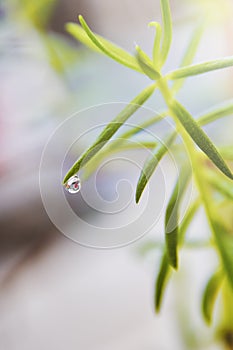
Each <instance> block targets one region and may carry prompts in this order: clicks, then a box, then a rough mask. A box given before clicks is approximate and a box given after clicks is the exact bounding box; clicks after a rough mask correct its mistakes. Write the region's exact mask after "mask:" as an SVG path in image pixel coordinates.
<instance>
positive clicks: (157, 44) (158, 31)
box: [149, 22, 162, 69]
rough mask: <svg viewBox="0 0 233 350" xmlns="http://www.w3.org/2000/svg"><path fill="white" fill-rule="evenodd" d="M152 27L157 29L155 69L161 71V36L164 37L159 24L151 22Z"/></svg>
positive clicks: (154, 52) (154, 53) (154, 56)
mask: <svg viewBox="0 0 233 350" xmlns="http://www.w3.org/2000/svg"><path fill="white" fill-rule="evenodd" d="M149 26H150V27H155V29H156V34H155V40H154V46H153V63H154V66H155V68H157V69H159V68H160V67H159V59H160V58H159V55H160V44H161V36H162V28H161V25H160V24H159V23H158V22H150V23H149Z"/></svg>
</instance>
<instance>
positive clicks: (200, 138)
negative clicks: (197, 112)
mask: <svg viewBox="0 0 233 350" xmlns="http://www.w3.org/2000/svg"><path fill="white" fill-rule="evenodd" d="M171 109H172V111H173V113H174V114H175V115H176V117H177V118H178V119H179V121H180V122H181V124H182V125H183V127H184V128H185V130H186V131H187V132H188V134H189V135H190V136H191V138H192V139H193V140H194V142H195V143H196V144H197V145H198V146H199V147H200V149H201V150H202V151H203V152H204V153H205V154H206V155H207V157H209V158H210V159H211V160H212V162H213V163H214V164H215V165H216V166H217V167H218V168H219V170H221V171H222V172H223V173H224V174H225V175H226V176H228V177H229V178H230V179H233V175H232V173H231V170H230V169H229V168H228V166H227V164H226V163H225V161H224V159H223V158H222V156H221V155H220V154H219V152H218V150H217V149H216V147H215V146H214V144H213V143H212V141H211V140H210V139H209V137H208V136H207V135H206V134H205V133H204V131H203V130H202V129H201V128H200V127H199V125H198V123H197V122H196V121H195V120H194V119H193V118H192V116H191V115H190V114H189V112H188V111H187V110H186V109H185V108H184V107H183V106H182V105H181V104H180V103H179V102H178V101H175V100H174V101H173V102H172V104H171Z"/></svg>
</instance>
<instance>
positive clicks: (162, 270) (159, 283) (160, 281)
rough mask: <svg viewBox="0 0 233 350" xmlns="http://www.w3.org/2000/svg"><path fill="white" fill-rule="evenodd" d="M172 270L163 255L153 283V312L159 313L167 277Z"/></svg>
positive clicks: (165, 256)
mask: <svg viewBox="0 0 233 350" xmlns="http://www.w3.org/2000/svg"><path fill="white" fill-rule="evenodd" d="M171 272H172V269H171V267H170V265H169V262H168V258H167V255H166V253H165V254H163V256H162V259H161V263H160V267H159V273H158V277H157V279H156V282H155V311H156V312H159V311H160V308H161V304H162V299H163V295H164V291H165V288H166V285H167V282H168V280H169V276H170V275H171Z"/></svg>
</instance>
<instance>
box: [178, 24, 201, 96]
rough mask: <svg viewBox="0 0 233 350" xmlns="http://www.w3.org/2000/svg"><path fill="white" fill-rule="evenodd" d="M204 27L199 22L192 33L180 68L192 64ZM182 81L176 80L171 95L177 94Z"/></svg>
mask: <svg viewBox="0 0 233 350" xmlns="http://www.w3.org/2000/svg"><path fill="white" fill-rule="evenodd" d="M204 28H205V25H204V23H203V22H200V23H199V24H198V26H197V28H196V30H195V31H194V33H193V36H192V38H191V40H190V41H189V44H188V47H187V49H186V52H185V54H184V57H183V59H182V62H181V64H180V67H185V66H188V65H190V64H191V63H192V62H193V59H194V57H195V55H196V52H197V49H198V46H199V43H200V41H201V38H202V34H203V31H204ZM183 83H184V79H179V80H176V81H175V82H174V84H173V86H172V91H173V93H177V92H178V91H179V90H180V89H181V87H182V86H183Z"/></svg>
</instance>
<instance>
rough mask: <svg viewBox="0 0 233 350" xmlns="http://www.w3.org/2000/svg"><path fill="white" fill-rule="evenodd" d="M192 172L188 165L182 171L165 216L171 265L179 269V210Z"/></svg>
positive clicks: (168, 254) (167, 246) (166, 239)
mask: <svg viewBox="0 0 233 350" xmlns="http://www.w3.org/2000/svg"><path fill="white" fill-rule="evenodd" d="M190 175H191V174H190V170H189V167H188V166H187V164H185V166H184V167H182V169H181V174H180V176H179V177H178V179H177V182H176V184H175V187H174V189H173V191H172V194H171V197H170V199H169V201H168V205H167V208H166V215H165V241H166V248H167V256H168V261H169V264H170V265H171V266H172V267H174V268H175V269H176V268H177V265H178V259H177V245H178V231H179V209H180V204H181V199H182V197H183V194H184V191H185V188H186V185H187V183H188V180H189V177H190Z"/></svg>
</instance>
